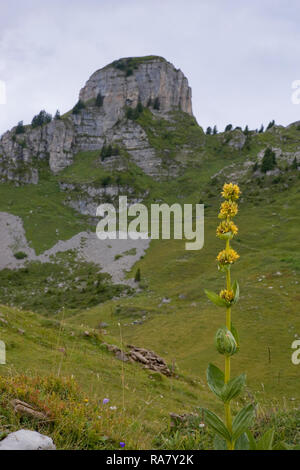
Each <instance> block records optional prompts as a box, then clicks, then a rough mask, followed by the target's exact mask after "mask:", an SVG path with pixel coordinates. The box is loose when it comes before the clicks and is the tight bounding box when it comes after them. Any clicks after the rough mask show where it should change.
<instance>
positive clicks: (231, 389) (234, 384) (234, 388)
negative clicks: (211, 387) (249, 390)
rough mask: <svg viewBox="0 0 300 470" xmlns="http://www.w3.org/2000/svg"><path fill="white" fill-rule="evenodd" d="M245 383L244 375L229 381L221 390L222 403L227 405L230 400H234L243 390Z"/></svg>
mask: <svg viewBox="0 0 300 470" xmlns="http://www.w3.org/2000/svg"><path fill="white" fill-rule="evenodd" d="M245 383H246V374H241V375H239V376H238V377H235V378H234V379H231V380H230V381H229V382H228V383H227V384H226V385H224V387H223V390H222V395H221V398H222V400H223V401H224V403H229V402H230V400H233V398H236V397H237V396H238V395H239V394H240V393H241V391H242V389H243V388H244V386H245Z"/></svg>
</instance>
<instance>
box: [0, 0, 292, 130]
mask: <svg viewBox="0 0 300 470" xmlns="http://www.w3.org/2000/svg"><path fill="white" fill-rule="evenodd" d="M0 3H4V2H3V0H2V1H1V0H0ZM299 12H300V5H299V3H298V2H297V1H296V0H289V2H288V6H287V2H286V1H285V0H277V1H276V0H272V1H271V0H261V1H258V0H252V1H251V2H241V1H240V0H226V1H224V0H201V1H199V0H186V1H185V2H184V1H182V0H163V1H161V0H159V1H158V0H126V1H124V0H85V1H84V2H82V1H79V0H72V1H70V0H60V1H58V0H52V1H51V2H47V3H46V2H41V1H40V0H22V2H20V1H19V0H10V2H5V5H1V17H0V80H2V81H5V82H6V84H7V104H6V105H5V106H1V108H0V133H2V132H4V131H5V130H6V129H8V128H10V127H11V126H13V125H15V124H16V123H17V122H18V121H20V120H21V119H23V120H24V121H25V122H30V121H31V119H32V116H33V115H34V114H36V113H37V112H39V111H40V110H41V109H43V108H45V109H46V110H47V111H49V112H52V113H54V112H55V111H56V109H57V108H59V109H60V110H61V111H62V112H64V111H67V110H68V109H70V108H71V107H72V106H73V105H74V103H75V102H76V100H77V97H78V93H79V90H80V88H81V87H82V86H83V85H84V83H85V81H86V80H87V79H88V78H89V76H90V75H91V74H92V73H93V72H94V71H95V70H96V69H99V68H100V67H103V66H104V65H106V64H107V63H109V62H111V61H113V60H115V59H117V58H119V57H124V56H135V55H146V54H157V55H162V56H164V57H165V58H166V59H167V60H169V61H170V62H172V63H174V65H175V66H176V67H179V68H181V70H182V71H183V72H184V73H185V75H186V76H187V77H188V79H189V82H190V84H191V86H192V89H193V108H194V113H195V115H196V117H197V119H198V122H199V124H201V125H203V126H204V127H205V126H208V125H213V124H215V123H216V124H217V125H218V127H219V128H220V129H222V128H223V127H224V126H225V125H226V124H228V123H229V122H231V123H232V124H234V125H245V124H249V125H250V127H252V128H253V127H258V126H259V125H260V124H261V122H264V123H267V122H268V121H270V120H271V119H275V120H276V122H279V123H283V124H288V123H289V122H292V121H295V120H297V119H299V117H300V108H298V107H297V106H295V105H292V103H291V93H292V91H291V84H292V82H293V81H294V80H297V79H300V71H299V70H298V57H299V49H300V40H299V39H300V38H299V28H298V23H297V20H298V16H299Z"/></svg>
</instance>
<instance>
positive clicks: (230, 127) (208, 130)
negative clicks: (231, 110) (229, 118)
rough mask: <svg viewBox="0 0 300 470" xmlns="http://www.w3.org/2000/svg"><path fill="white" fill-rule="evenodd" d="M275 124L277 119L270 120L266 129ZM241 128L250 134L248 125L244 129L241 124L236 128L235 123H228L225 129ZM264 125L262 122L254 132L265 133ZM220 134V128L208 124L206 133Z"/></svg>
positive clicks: (228, 130)
mask: <svg viewBox="0 0 300 470" xmlns="http://www.w3.org/2000/svg"><path fill="white" fill-rule="evenodd" d="M274 125H275V121H274V120H273V121H270V122H269V124H268V125H267V127H266V130H269V129H271V128H272V127H273V126H274ZM237 129H239V130H241V131H242V132H244V134H245V135H249V134H250V131H249V126H248V125H246V126H245V129H244V130H242V128H241V127H240V126H237V127H235V128H233V125H232V124H227V126H225V129H224V132H230V131H232V130H237ZM264 130H265V129H264V125H263V124H262V125H261V127H260V128H259V129H256V130H255V131H254V132H256V133H259V134H261V133H263V132H264ZM216 134H218V129H217V126H214V127H211V126H208V127H207V129H206V135H216Z"/></svg>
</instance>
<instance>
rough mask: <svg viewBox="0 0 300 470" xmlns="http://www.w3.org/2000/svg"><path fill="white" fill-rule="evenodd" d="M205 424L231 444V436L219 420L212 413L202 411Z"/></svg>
mask: <svg viewBox="0 0 300 470" xmlns="http://www.w3.org/2000/svg"><path fill="white" fill-rule="evenodd" d="M203 411H204V418H205V422H206V424H207V425H208V426H210V427H211V428H212V429H213V430H214V431H215V432H216V433H217V434H218V435H219V436H220V437H222V438H223V439H225V441H230V442H231V435H230V433H229V431H228V429H227V428H226V426H225V424H224V423H223V421H221V419H220V418H219V417H218V416H217V415H216V414H215V413H213V412H212V411H209V410H206V409H203Z"/></svg>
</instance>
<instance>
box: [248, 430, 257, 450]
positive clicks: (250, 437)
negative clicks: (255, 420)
mask: <svg viewBox="0 0 300 470" xmlns="http://www.w3.org/2000/svg"><path fill="white" fill-rule="evenodd" d="M246 434H247V437H248V441H249V449H250V450H256V442H255V439H254V437H253V434H252V432H251V431H249V430H247V431H246Z"/></svg>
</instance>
